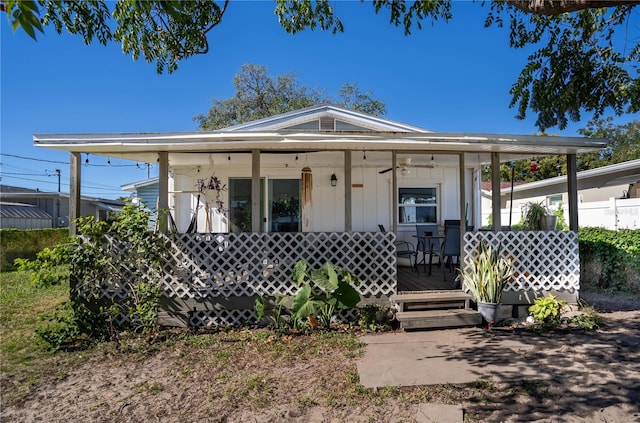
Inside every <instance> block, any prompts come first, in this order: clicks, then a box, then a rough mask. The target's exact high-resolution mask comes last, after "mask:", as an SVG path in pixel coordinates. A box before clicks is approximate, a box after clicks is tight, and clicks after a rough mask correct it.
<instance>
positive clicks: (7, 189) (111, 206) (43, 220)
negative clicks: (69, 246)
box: [0, 185, 124, 229]
mask: <svg viewBox="0 0 640 423" xmlns="http://www.w3.org/2000/svg"><path fill="white" fill-rule="evenodd" d="M0 201H1V202H2V206H0V207H2V208H3V209H4V210H3V213H2V216H3V219H2V225H1V227H2V228H19V229H35V228H60V227H66V226H69V194H68V193H64V192H43V191H39V190H37V189H36V190H34V189H29V188H22V187H14V186H9V185H0ZM7 203H10V204H11V205H10V206H5V204H7ZM123 205H124V203H123V202H122V201H116V200H110V199H105V198H94V197H84V196H83V197H82V198H81V202H80V216H94V217H95V218H96V219H98V220H106V219H107V216H108V214H109V212H115V213H119V212H120V211H122V206H123ZM36 210H37V211H36ZM36 214H37V215H38V217H37V218H36V217H35V216H36ZM9 216H10V217H9ZM28 216H31V217H28Z"/></svg>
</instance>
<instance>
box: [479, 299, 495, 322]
mask: <svg viewBox="0 0 640 423" xmlns="http://www.w3.org/2000/svg"><path fill="white" fill-rule="evenodd" d="M478 313H480V315H481V316H482V318H483V319H484V321H485V322H487V323H489V324H493V323H494V322H495V321H496V316H497V315H498V304H496V303H483V302H480V301H478Z"/></svg>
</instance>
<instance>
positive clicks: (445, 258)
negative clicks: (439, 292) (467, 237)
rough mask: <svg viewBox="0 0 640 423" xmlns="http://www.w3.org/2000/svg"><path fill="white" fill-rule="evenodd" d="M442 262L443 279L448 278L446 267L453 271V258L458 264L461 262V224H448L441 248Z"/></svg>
mask: <svg viewBox="0 0 640 423" xmlns="http://www.w3.org/2000/svg"><path fill="white" fill-rule="evenodd" d="M439 256H440V263H441V265H442V279H443V280H445V281H446V280H447V272H446V267H449V271H453V269H454V265H453V259H454V257H455V259H456V265H459V264H460V226H453V225H451V226H446V227H445V230H444V241H442V245H441V246H440V250H439Z"/></svg>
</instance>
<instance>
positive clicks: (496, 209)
mask: <svg viewBox="0 0 640 423" xmlns="http://www.w3.org/2000/svg"><path fill="white" fill-rule="evenodd" d="M491 216H492V218H493V225H492V229H493V231H494V232H498V231H499V230H500V228H501V227H502V222H501V216H500V153H497V152H493V153H491Z"/></svg>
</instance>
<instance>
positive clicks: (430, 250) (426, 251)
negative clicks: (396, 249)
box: [416, 223, 440, 273]
mask: <svg viewBox="0 0 640 423" xmlns="http://www.w3.org/2000/svg"><path fill="white" fill-rule="evenodd" d="M437 235H438V225H436V224H435V223H430V224H422V225H416V237H417V239H418V243H417V246H416V268H417V267H418V264H419V263H418V255H419V254H422V265H423V267H424V270H425V272H426V271H427V260H426V257H427V255H429V273H431V263H432V256H433V254H439V251H440V239H438V238H428V237H429V236H437Z"/></svg>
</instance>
